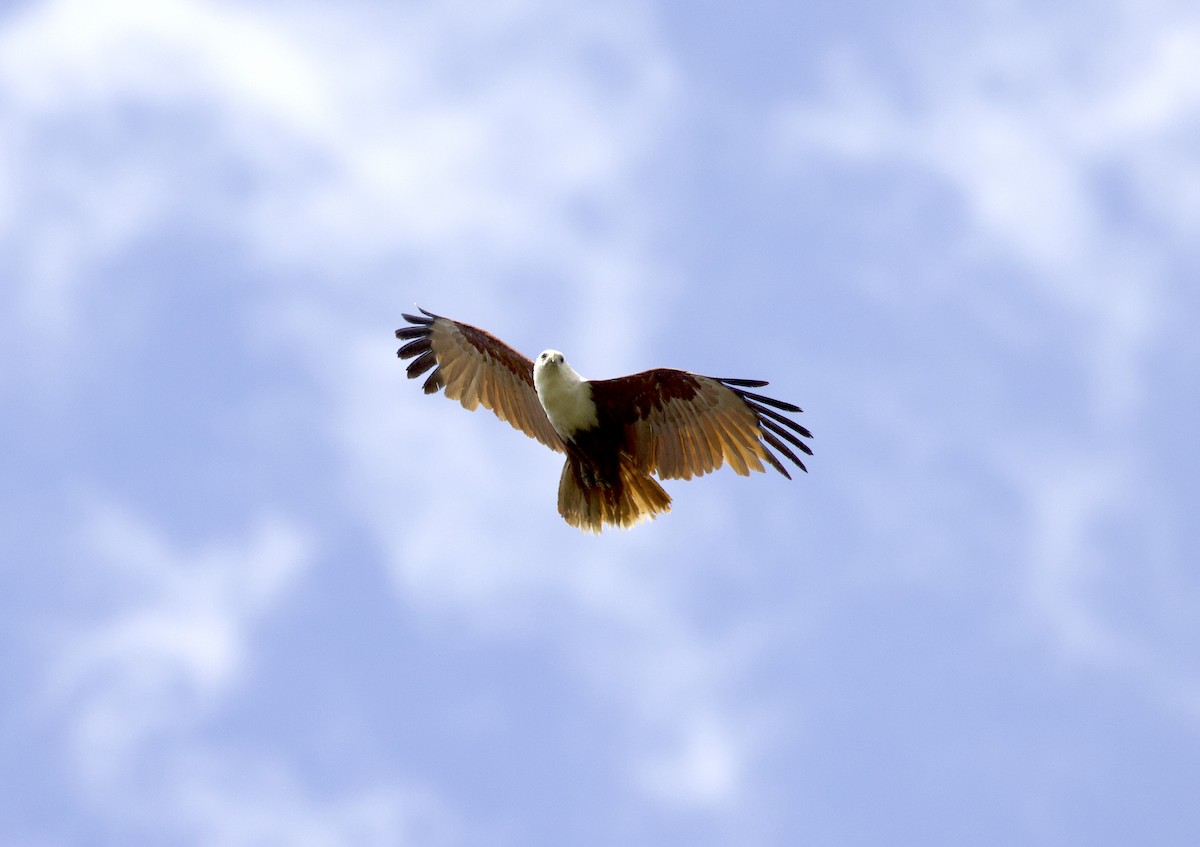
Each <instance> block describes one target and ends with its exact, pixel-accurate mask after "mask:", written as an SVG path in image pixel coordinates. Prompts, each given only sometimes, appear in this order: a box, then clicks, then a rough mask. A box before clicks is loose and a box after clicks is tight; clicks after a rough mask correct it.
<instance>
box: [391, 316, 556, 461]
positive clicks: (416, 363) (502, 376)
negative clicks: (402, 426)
mask: <svg viewBox="0 0 1200 847" xmlns="http://www.w3.org/2000/svg"><path fill="white" fill-rule="evenodd" d="M421 314H422V315H424V317H418V316H414V315H405V316H404V319H405V320H406V321H408V322H409V323H410V324H412V326H406V327H402V328H400V329H398V330H396V337H397V338H399V339H402V340H407V341H408V343H407V344H405V345H404V346H403V347H401V348H400V349H399V350H398V351H396V355H397V356H399V357H400V358H401V359H412V361H411V362H410V363H409V365H408V376H409V378H410V379H416V378H417V377H419V376H421V375H422V374H424V373H425V372H426V371H428V370H429V369H430V368H433V373H431V374H429V377H428V378H427V379H426V380H425V384H424V389H425V393H426V394H433V393H434V392H436V391H437V390H438V389H439V388H444V389H445V390H446V396H447V397H449V398H450V399H452V400H457V401H458V402H460V403H462V404H463V406H464V407H465V408H467V409H469V410H471V411H475V409H477V408H478V407H479V406H480V405H482V406H483V407H484V408H485V409H491V410H492V411H493V412H495V413H496V417H498V418H500V420H502V421H507V422H508V423H510V424H512V426H513V427H514V428H515V429H519V430H521V432H523V433H525V434H526V435H528V436H530V437H532V438H536V439H537V440H538V441H540V442H542V443H543V444H545V445H546V446H547V447H549V448H550V449H552V450H557V451H559V452H560V453H561V452H565V448H564V447H563V443H562V439H561V438H559V437H558V433H556V432H555V431H554V427H552V426H551V425H550V419H549V418H547V417H546V412H545V410H544V409H543V408H542V404H541V403H540V402H539V401H538V397H537V390H536V389H535V388H534V387H533V362H532V361H530V360H529V359H527V358H525V357H524V356H522V355H521V354H520V353H518V352H517V351H516V350H514V349H512V348H511V347H509V346H508V345H507V344H505V343H504V342H503V341H501V340H500V339H498V338H496V337H495V336H494V335H492V334H490V333H487V332H484V331H483V330H482V329H478V328H476V327H473V326H470V325H468V324H464V323H459V322H458V321H452V320H450V319H449V318H443V317H441V316H440V315H435V314H433V313H432V312H427V311H425V310H424V309H421Z"/></svg>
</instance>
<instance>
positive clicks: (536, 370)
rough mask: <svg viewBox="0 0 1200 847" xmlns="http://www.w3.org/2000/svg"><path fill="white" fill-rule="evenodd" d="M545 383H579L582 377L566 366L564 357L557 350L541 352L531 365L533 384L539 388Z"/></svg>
mask: <svg viewBox="0 0 1200 847" xmlns="http://www.w3.org/2000/svg"><path fill="white" fill-rule="evenodd" d="M547 382H556V383H579V382H583V377H581V376H580V375H579V374H577V373H575V369H574V368H572V367H571V366H570V365H568V364H567V360H566V357H564V356H563V354H562V353H560V352H558V351H557V350H543V351H542V353H541V355H540V356H538V357H537V361H536V362H534V363H533V384H534V385H537V386H541V385H544V384H546V383H547Z"/></svg>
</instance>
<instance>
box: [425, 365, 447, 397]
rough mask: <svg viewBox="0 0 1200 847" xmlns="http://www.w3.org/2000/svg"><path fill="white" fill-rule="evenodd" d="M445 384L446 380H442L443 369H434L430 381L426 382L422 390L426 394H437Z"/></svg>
mask: <svg viewBox="0 0 1200 847" xmlns="http://www.w3.org/2000/svg"><path fill="white" fill-rule="evenodd" d="M445 384H446V382H445V380H443V379H442V369H441V368H434V369H433V373H431V374H430V375H429V379H427V380H425V384H424V385H422V386H421V390H422V391H424V392H425V393H426V394H436V393H437V390H438V389H439V388H441V387H442V386H444V385H445Z"/></svg>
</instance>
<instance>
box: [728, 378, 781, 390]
mask: <svg viewBox="0 0 1200 847" xmlns="http://www.w3.org/2000/svg"><path fill="white" fill-rule="evenodd" d="M717 382H721V383H724V384H725V385H728V386H734V385H736V386H738V387H739V388H762V387H763V386H764V385H770V383H768V382H767V381H766V380H765V379H731V378H725V379H718V380H717Z"/></svg>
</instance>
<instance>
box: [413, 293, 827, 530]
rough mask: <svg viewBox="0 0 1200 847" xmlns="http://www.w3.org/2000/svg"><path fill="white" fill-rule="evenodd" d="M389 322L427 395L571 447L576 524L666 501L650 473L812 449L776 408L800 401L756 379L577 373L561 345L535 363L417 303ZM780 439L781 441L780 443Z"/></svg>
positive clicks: (566, 486)
mask: <svg viewBox="0 0 1200 847" xmlns="http://www.w3.org/2000/svg"><path fill="white" fill-rule="evenodd" d="M421 314H422V315H423V316H424V317H418V316H414V315H404V319H405V320H406V321H408V322H409V324H411V326H406V327H403V328H401V329H398V330H396V337H397V338H399V339H402V340H407V341H408V343H407V344H405V345H404V346H403V347H401V348H400V349H399V350H398V351H397V355H398V356H399V357H400V358H401V359H412V360H413V361H412V362H410V363H409V365H408V376H409V378H410V379H415V378H417V377H419V376H421V375H422V374H424V373H425V372H426V371H428V370H429V369H430V368H432V369H433V373H431V374H429V377H428V378H427V379H426V380H425V384H424V389H425V393H426V394H433V393H435V392H436V391H437V390H438V389H439V388H441V389H445V392H446V396H447V397H449V398H451V399H452V400H457V401H459V402H460V403H462V405H463V406H464V407H466V408H467V409H469V410H472V411H474V410H475V409H476V408H478V407H479V406H480V405H481V404H482V405H483V407H484V408H485V409H491V410H492V411H493V412H495V413H496V417H498V418H500V420H502V421H507V422H508V423H509V424H511V425H512V426H513V427H514V428H515V429H519V430H520V431H521V432H523V433H525V434H526V435H528V436H530V437H532V438H536V439H537V440H538V441H540V442H542V443H543V444H545V445H546V446H547V447H549V448H550V449H551V450H557V451H558V452H560V453H566V455H567V461H566V464H565V465H563V470H562V477H561V479H560V480H559V483H558V513H559V514H560V515H562V516H563V519H564V520H566V522H567V523H569V524H570V525H571V526H574V527H578V528H579V529H581V530H584V531H587V532H600V531H601V530H602V529H603V528H604V525H605V524H612V525H614V526H619V527H629V526H633V525H634V524H636V523H640V522H641V521H643V520H647V519H649V518H654V517H655V516H657V515H659V514H660V513H662V512H668V511H670V509H671V498H670V497H668V496H667V492H666V491H664V490H663V488H662V486H661V485H659V484H658V483H657V482H656V481H655V480H654V479H653V478H652V477H651V474H655V475H657V476H658V478H659V479H691V478H692V477H693V476H702V475H703V474H706V473H708V472H710V471H714V470H716V469H717V468H719V467H721V465H723V464H725V463H728V464H729V466H730V467H732V468H733V470H734V471H735V472H737V473H738V474H739V475H740V476H749V475H750V471H760V472H765V469H764V468H763V462H764V461H765V462H767V463H768V464H769V465H771V467H773V468H775V470H777V471H779V472H780V473H781V474H783V475H784V476H785V477H787V478H788V479H791V478H792V477H791V474H789V473H788V472H787V469H786V468H785V467H784V466H783V463H782V462H780V461H779V459H778V457H776V456H775V454H773V453H772V452H771V451H770V450H769V449H768V445H769V446H770V447H773V448H775V449H776V450H778V451H779V452H780V453H782V454H783V455H784V456H786V457H787V458H788V459H790V460H791V461H792V462H793V463H795V465H796V466H797V467H798V468H800V470H802V471H805V472H807V471H808V468H806V467H804V462H802V461H801V460H800V458H799V457H798V456H797V455H796V454H795V453H794V452H793V451H792V450H791V448H790V447H788V444H791V445H792V446H794V447H796V448H798V449H799V450H800V451H801V452H804V453H807V454H808V455H810V456H811V455H812V450H811V449H810V448H809V446H808V445H807V444H805V443H804V442H803V441H801V440H800V437H803V438H812V433H810V432H809V431H808V430H807V429H806V428H804V427H803V426H801V425H800V424H798V423H797V422H796V421H794V420H792V419H791V418H788V417H786V416H785V415H783V414H781V413H782V412H799V411H801V409H800V407H799V406H795V405H793V404H791V403H785V402H783V401H781V400H773V399H771V398H770V397H764V396H762V395H761V394H752V393H751V392H749V391H746V390H745V389H747V388H760V387H762V386H764V385H766V384H767V383H766V382H765V381H764V380H759V379H718V378H716V377H710V376H700V375H699V374H694V373H689V372H687V371H680V370H675V369H673V368H655V369H653V370H649V371H642V372H641V373H636V374H632V375H630V376H623V377H618V378H617V379H599V380H592V379H584V378H583V377H581V376H580V375H579V374H577V373H576V372H575V371H574V370H573V369H572V368H571V366H570V365H568V364H567V361H566V359H564V358H563V354H562V353H559V352H558V351H557V350H547V351H545V352H544V353H542V354H541V355H540V356H538V358H537V362H531V361H530V360H529V359H527V358H526V357H525V356H522V355H521V354H520V353H518V352H517V351H516V350H514V349H512V348H511V347H509V346H508V345H507V344H505V343H504V342H503V341H501V340H500V339H498V338H496V337H495V336H494V335H491V334H490V333H487V332H484V331H483V330H481V329H478V328H477V327H473V326H470V325H468V324H464V323H459V322H458V321H453V320H450V319H449V318H443V317H441V316H440V315H435V314H433V313H432V312H427V311H425V310H424V309H421ZM784 442H787V443H786V444H785V443H784Z"/></svg>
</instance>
